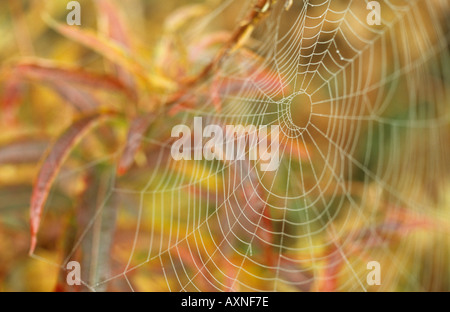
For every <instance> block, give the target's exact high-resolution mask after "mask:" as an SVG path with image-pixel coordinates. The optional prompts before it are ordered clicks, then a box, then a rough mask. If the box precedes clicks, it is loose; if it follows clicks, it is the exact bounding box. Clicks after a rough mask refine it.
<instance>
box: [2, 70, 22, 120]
mask: <svg viewBox="0 0 450 312" xmlns="http://www.w3.org/2000/svg"><path fill="white" fill-rule="evenodd" d="M22 89H23V83H22V82H21V81H20V79H18V78H17V77H10V78H9V80H8V81H6V82H5V85H4V87H3V92H2V96H1V100H0V101H1V102H0V105H1V106H0V107H1V110H2V116H3V117H2V119H3V120H4V122H5V123H6V124H11V123H12V121H13V120H14V110H15V108H16V107H17V106H18V105H19V103H20V101H21V98H22Z"/></svg>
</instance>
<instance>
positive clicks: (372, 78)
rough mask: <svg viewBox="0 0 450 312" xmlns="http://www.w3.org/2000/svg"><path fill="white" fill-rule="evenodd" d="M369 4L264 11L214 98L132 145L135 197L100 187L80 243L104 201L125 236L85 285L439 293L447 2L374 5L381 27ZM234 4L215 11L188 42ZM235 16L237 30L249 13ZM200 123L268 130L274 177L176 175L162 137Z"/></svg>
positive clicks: (216, 80) (198, 166)
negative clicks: (143, 158) (273, 137)
mask: <svg viewBox="0 0 450 312" xmlns="http://www.w3.org/2000/svg"><path fill="white" fill-rule="evenodd" d="M367 2H368V1H351V0H342V1H338V0H330V1H326V0H322V1H320V0H317V1H296V0H294V1H293V2H292V5H291V2H290V1H278V2H277V3H276V4H275V6H274V7H273V8H272V11H271V12H270V14H269V15H268V17H267V18H265V19H264V20H263V21H262V22H261V23H260V24H259V25H258V27H257V28H256V29H255V31H254V33H253V35H252V39H251V40H250V42H249V48H248V49H247V53H241V52H239V51H236V52H233V53H231V54H230V55H229V56H228V57H227V58H226V60H224V62H223V63H222V64H221V67H220V70H219V71H218V72H217V73H215V74H214V77H212V78H211V79H210V80H209V81H208V82H206V83H205V85H207V86H213V87H214V90H215V97H204V98H201V99H199V100H198V103H197V104H196V106H195V107H193V108H189V109H186V110H184V111H183V112H181V113H179V114H177V115H176V116H174V117H173V118H172V119H173V120H172V121H171V122H170V124H169V123H168V124H158V127H156V129H153V130H152V132H151V133H150V134H148V135H146V136H145V137H143V138H142V141H143V144H144V145H146V146H147V147H148V146H150V147H151V148H150V149H151V153H150V155H147V157H148V158H149V159H148V162H149V163H151V168H150V169H148V170H144V169H142V172H139V173H134V174H132V175H131V177H129V179H130V180H133V183H129V184H127V183H126V182H124V181H122V180H120V181H119V180H117V181H116V180H115V179H114V178H111V181H110V186H109V189H108V190H109V192H107V194H106V195H105V199H104V202H103V203H101V204H99V205H98V213H96V214H95V216H94V218H93V219H92V222H91V223H90V225H89V227H88V229H89V228H90V227H92V226H93V225H94V223H95V220H96V219H97V218H98V217H99V215H101V213H102V211H104V210H105V209H106V208H107V207H108V205H110V202H111V201H112V199H111V198H112V197H114V198H116V199H117V198H120V199H121V206H120V211H119V215H120V217H121V218H128V219H129V220H132V221H131V222H133V225H134V226H133V227H132V228H129V229H128V231H122V232H121V231H120V228H121V224H120V222H119V224H118V229H119V231H118V234H116V238H115V243H114V247H113V255H112V256H111V257H112V258H113V263H114V264H113V269H112V270H111V271H110V272H108V273H107V276H106V277H105V278H104V279H101V280H98V281H97V282H96V283H94V284H90V285H89V282H87V281H85V282H84V283H85V284H86V285H87V286H89V287H90V288H91V289H92V290H98V289H100V288H101V287H103V286H104V285H106V284H109V283H123V284H124V285H126V287H127V288H128V289H130V290H135V288H139V287H137V286H136V285H137V284H139V283H138V281H137V278H136V276H138V275H140V276H148V280H147V281H148V284H151V285H152V287H153V288H152V289H155V290H170V291H260V290H265V291H283V290H356V291H367V290H393V289H396V287H397V286H398V285H407V286H405V287H406V288H407V289H413V290H424V289H427V290H430V289H431V290H433V289H435V288H437V287H439V285H442V283H443V279H445V275H446V274H448V266H447V265H448V256H449V254H448V246H449V240H448V228H447V230H446V224H448V223H445V222H447V221H448V210H447V211H446V210H445V209H444V208H445V200H448V199H445V197H444V195H445V189H444V187H445V185H446V184H445V183H447V182H448V173H449V167H448V159H449V155H448V142H450V141H449V136H448V133H449V124H450V123H449V121H450V119H449V117H450V115H449V114H450V111H449V107H450V106H449V104H450V103H449V101H450V97H449V94H448V92H449V91H448V90H450V89H449V88H448V84H449V83H450V72H449V69H450V63H449V61H450V59H449V49H448V47H449V41H448V39H449V35H450V31H449V26H450V24H449V21H450V20H449V19H448V17H449V14H450V13H449V12H450V10H449V9H450V5H449V4H450V3H449V2H448V1H447V0H434V1H432V0H426V1H413V0H411V1H400V0H392V1H388V0H385V1H379V2H380V3H381V8H382V11H381V12H382V15H381V17H382V24H381V26H376V25H374V26H369V25H368V24H367V22H366V18H367V14H368V13H369V11H368V10H367V8H366V6H367ZM237 3H238V1H226V2H224V3H222V4H221V5H220V6H219V7H218V8H217V9H216V10H215V11H214V12H213V13H211V14H210V15H209V16H207V17H206V18H205V20H204V21H203V22H202V23H201V24H200V25H201V26H202V27H199V28H196V30H195V31H196V32H195V34H194V35H198V33H200V32H202V31H204V30H205V29H206V28H207V25H208V23H210V22H211V21H212V20H213V19H214V18H215V17H216V16H219V15H220V14H223V13H224V12H225V11H226V10H227V8H228V7H229V6H232V5H236V4H237ZM241 6H242V7H243V8H242V12H243V13H242V16H244V15H245V12H248V10H249V8H251V3H246V4H241ZM242 16H239V18H241V17H242ZM237 21H239V19H237ZM199 92H200V91H199ZM217 101H219V102H220V105H221V110H220V111H217V110H216V109H215V108H214V107H215V104H216V102H217ZM198 116H199V117H202V118H203V123H204V126H206V125H208V124H214V125H256V126H261V125H279V126H280V133H281V134H280V166H279V167H278V169H277V170H276V171H274V172H263V171H260V170H259V165H260V162H259V161H249V160H248V159H245V160H239V161H238V160H236V161H230V162H224V161H197V160H190V161H187V160H186V161H174V160H173V159H172V158H171V157H170V148H171V144H172V142H173V140H171V139H170V138H169V136H170V131H171V128H172V126H173V125H176V124H186V125H189V126H192V124H193V119H194V117H198ZM191 128H192V127H191ZM111 176H113V174H111ZM127 185H131V186H127ZM136 185H139V187H138V188H136ZM447 192H448V189H447ZM447 203H448V202H447ZM447 205H448V204H447ZM442 207H444V208H442ZM119 220H120V219H119ZM446 220H447V221H446ZM417 228H419V231H420V229H422V230H423V229H425V230H426V231H427V233H428V234H427V235H428V236H426V237H427V238H423V237H421V236H414V235H415V234H414V233H415V229H417ZM88 229H86V232H87V231H88ZM446 231H447V232H446ZM430 233H431V234H430ZM119 236H120V237H119ZM84 239H86V238H85V236H84V235H82V236H81V237H80V238H79V240H78V241H77V242H76V244H75V245H74V247H73V252H74V251H75V250H76V249H77V248H79V244H80V243H81V242H82V241H83V240H84ZM427 239H428V242H429V243H428V244H425V242H424V241H425V240H427ZM438 244H439V245H438ZM427 246H428V247H427ZM429 246H432V247H429ZM437 246H439V248H437ZM72 254H73V253H72ZM424 254H425V256H424ZM370 261H378V262H379V263H380V264H381V272H382V284H381V285H380V286H377V288H373V286H369V285H368V284H367V282H366V276H367V274H368V270H367V263H368V262H370ZM446 267H447V271H446V272H441V270H443V269H444V268H446ZM411 268H412V269H413V271H415V272H416V271H420V272H422V275H421V274H418V273H417V274H415V273H414V274H413V273H412V271H411V270H412V269H411Z"/></svg>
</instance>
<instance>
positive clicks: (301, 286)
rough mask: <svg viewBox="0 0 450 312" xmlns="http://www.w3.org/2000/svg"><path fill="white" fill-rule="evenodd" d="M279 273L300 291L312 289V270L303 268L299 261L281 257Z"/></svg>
mask: <svg viewBox="0 0 450 312" xmlns="http://www.w3.org/2000/svg"><path fill="white" fill-rule="evenodd" d="M278 274H279V276H280V277H281V278H282V279H284V280H285V281H288V282H289V283H290V285H293V286H294V287H295V288H297V289H298V290H300V291H305V292H306V291H310V290H311V287H312V284H313V283H314V279H313V277H312V274H311V273H310V272H308V271H307V270H305V269H302V268H301V267H300V264H299V263H297V262H295V261H293V260H291V259H289V258H286V257H284V256H281V258H280V268H279V270H278Z"/></svg>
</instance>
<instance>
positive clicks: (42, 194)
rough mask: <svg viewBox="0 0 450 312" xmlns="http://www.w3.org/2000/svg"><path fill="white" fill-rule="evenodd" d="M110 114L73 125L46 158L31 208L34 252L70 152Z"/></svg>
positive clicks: (32, 247)
mask: <svg viewBox="0 0 450 312" xmlns="http://www.w3.org/2000/svg"><path fill="white" fill-rule="evenodd" d="M107 116H110V115H109V114H100V115H99V114H98V115H93V116H88V117H84V118H82V119H80V120H78V121H76V122H75V123H73V124H72V125H71V126H70V127H69V128H68V129H67V130H66V131H65V132H64V133H63V134H62V135H61V136H60V137H59V139H58V140H57V141H56V143H55V144H54V145H53V147H52V148H51V149H50V151H49V153H48V155H47V157H46V158H45V160H44V162H43V164H42V166H41V169H40V171H39V174H38V177H37V179H36V182H35V184H34V188H33V194H32V198H31V206H30V228H31V247H30V254H32V253H33V252H34V249H35V248H36V243H37V232H38V230H39V224H40V221H41V215H42V210H43V207H44V204H45V202H46V200H47V197H48V194H49V191H50V188H51V186H52V184H53V181H54V180H55V177H56V175H57V174H58V172H59V171H60V169H61V166H62V164H63V163H64V161H65V160H66V158H67V157H68V156H69V154H70V151H71V150H72V149H73V148H74V146H75V145H76V144H77V143H78V142H79V141H80V140H81V138H82V137H83V135H84V134H86V133H87V132H88V131H89V130H90V129H91V128H92V127H93V126H94V125H95V124H96V123H97V122H98V121H100V120H101V119H103V118H104V117H107Z"/></svg>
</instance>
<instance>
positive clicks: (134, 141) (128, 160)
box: [118, 114, 155, 175]
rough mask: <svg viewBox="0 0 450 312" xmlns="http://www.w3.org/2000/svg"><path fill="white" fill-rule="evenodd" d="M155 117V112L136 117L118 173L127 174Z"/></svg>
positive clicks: (129, 132) (129, 131)
mask: <svg viewBox="0 0 450 312" xmlns="http://www.w3.org/2000/svg"><path fill="white" fill-rule="evenodd" d="M154 119H155V115H154V114H146V115H144V116H142V117H137V118H135V119H134V120H133V121H132V123H131V126H130V129H129V130H128V135H127V141H126V144H125V148H124V150H123V153H122V156H121V158H120V161H119V166H118V174H119V175H123V174H125V173H126V172H127V171H128V169H129V168H130V167H131V165H132V164H133V159H134V155H135V154H136V151H137V150H138V148H139V146H140V143H141V139H142V136H143V135H144V133H145V131H147V129H148V128H149V126H150V124H151V123H152V121H153V120H154Z"/></svg>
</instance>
